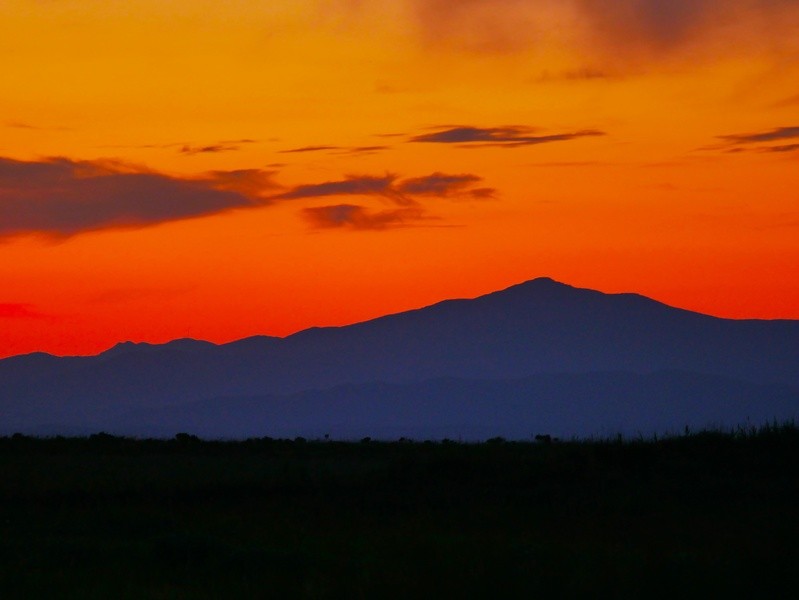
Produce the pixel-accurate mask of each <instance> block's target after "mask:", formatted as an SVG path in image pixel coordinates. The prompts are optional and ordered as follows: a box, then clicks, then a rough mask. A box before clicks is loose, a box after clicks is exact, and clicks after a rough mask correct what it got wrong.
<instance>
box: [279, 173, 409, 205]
mask: <svg viewBox="0 0 799 600" xmlns="http://www.w3.org/2000/svg"><path fill="white" fill-rule="evenodd" d="M396 179H397V176H396V175H393V174H391V173H387V174H386V175H384V176H382V177H373V176H370V175H348V176H347V177H346V178H345V179H342V180H339V181H326V182H324V183H311V184H305V185H298V186H296V187H294V188H292V189H290V190H289V191H287V192H284V193H282V194H278V195H276V196H273V198H274V199H276V200H296V199H299V198H319V197H323V196H383V197H386V198H390V199H392V200H397V201H399V203H407V200H406V199H403V198H401V197H399V195H398V191H397V189H396V188H395V187H394V182H395V181H396Z"/></svg>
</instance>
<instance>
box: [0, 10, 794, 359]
mask: <svg viewBox="0 0 799 600" xmlns="http://www.w3.org/2000/svg"><path fill="white" fill-rule="evenodd" d="M655 3H656V2H655V0H640V1H639V2H637V3H633V4H631V6H633V5H634V6H636V7H639V8H636V9H635V10H630V11H628V12H626V13H624V14H622V13H621V12H619V14H615V13H614V12H613V11H612V10H611V11H601V10H599V9H597V8H596V6H598V3H595V2H593V0H574V1H572V2H565V3H564V2H555V1H554V0H534V1H531V2H528V3H520V2H518V1H515V0H492V1H489V0H474V1H473V2H469V3H458V2H455V0H427V2H423V1H422V0H386V1H385V2H380V3H359V2H349V1H346V0H300V1H295V0H292V1H288V0H285V1H282V0H281V1H275V2H269V3H263V2H257V1H255V0H234V1H231V2H226V3H224V4H223V3H218V2H211V1H210V0H202V1H200V0H193V1H191V2H189V1H187V0H171V1H164V0H132V1H128V2H122V1H121V0H111V1H108V0H103V1H100V0H80V1H78V0H55V1H49V2H28V1H24V0H9V1H8V2H4V3H3V5H2V6H0V51H2V55H3V56H4V57H6V59H5V61H4V64H3V71H4V76H3V78H2V80H0V133H2V135H0V357H5V356H10V355H15V354H22V353H27V352H34V351H46V352H50V353H54V354H94V353H97V352H100V351H102V350H104V349H106V348H108V347H110V346H112V345H113V344H115V343H117V342H119V341H125V340H133V341H150V342H165V341H168V340H171V339H175V338H181V337H192V338H197V339H206V340H210V341H214V342H226V341H231V340H234V339H238V338H242V337H247V336H250V335H258V334H262V335H280V336H283V335H288V334H290V333H292V332H295V331H298V330H300V329H304V328H306V327H311V326H322V325H343V324H348V323H352V322H357V321H360V320H364V319H368V318H373V317H377V316H380V315H383V314H388V313H392V312H398V311H402V310H407V309H411V308H417V307H421V306H424V305H428V304H431V303H434V302H436V301H439V300H443V299H445V298H454V297H474V296H477V295H480V294H484V293H488V292H491V291H495V290H498V289H502V288H505V287H508V286H510V285H513V284H515V283H520V282H522V281H525V280H528V279H532V278H535V277H540V276H548V277H552V278H553V279H556V280H558V281H562V282H564V283H568V284H570V285H575V286H578V287H588V288H593V289H598V290H601V291H605V292H614V293H615V292H636V293H640V294H643V295H646V296H649V297H652V298H655V299H657V300H659V301H662V302H665V303H667V304H670V305H673V306H678V307H682V308H686V309H689V310H695V311H699V312H703V313H707V314H712V315H717V316H722V317H729V318H737V319H739V318H762V319H799V282H798V281H799V280H798V279H797V273H799V198H797V190H799V168H797V166H799V165H798V164H797V161H799V85H797V84H796V82H797V81H799V60H798V59H799V42H798V41H797V40H796V39H795V35H793V33H794V32H795V30H796V28H795V26H796V25H797V24H799V6H797V3H793V2H785V3H774V2H765V1H764V2H760V1H759V0H751V1H750V0H747V1H744V0H730V1H729V2H722V1H721V0H718V2H705V3H696V2H694V3H691V2H690V0H675V1H674V2H673V3H672V5H673V6H674V7H676V8H675V9H674V10H675V11H676V12H675V13H674V14H673V15H671V18H669V19H663V20H662V21H661V20H660V17H658V16H657V15H658V14H659V13H657V11H653V9H652V8H651V6H649V5H652V4H655ZM367 5H369V6H367ZM700 5H701V7H702V8H701V10H700V9H699V8H697V7H699V6H700ZM647 7H649V8H647ZM680 10H682V12H680ZM731 16H732V17H734V18H731Z"/></svg>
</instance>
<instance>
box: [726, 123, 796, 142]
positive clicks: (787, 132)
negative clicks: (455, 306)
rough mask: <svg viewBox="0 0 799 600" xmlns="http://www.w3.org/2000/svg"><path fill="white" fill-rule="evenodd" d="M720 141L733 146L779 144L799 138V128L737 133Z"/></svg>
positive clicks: (778, 128)
mask: <svg viewBox="0 0 799 600" xmlns="http://www.w3.org/2000/svg"><path fill="white" fill-rule="evenodd" d="M718 137H719V139H720V140H724V141H725V142H729V143H731V144H736V145H737V144H755V143H763V142H777V141H780V140H789V139H794V138H799V127H797V126H794V127H777V128H776V129H771V130H769V131H759V132H754V133H735V134H728V135H720V136H718Z"/></svg>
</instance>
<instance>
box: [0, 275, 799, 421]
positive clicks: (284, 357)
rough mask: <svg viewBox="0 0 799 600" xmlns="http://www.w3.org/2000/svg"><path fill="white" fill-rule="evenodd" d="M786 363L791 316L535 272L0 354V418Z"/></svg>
mask: <svg viewBox="0 0 799 600" xmlns="http://www.w3.org/2000/svg"><path fill="white" fill-rule="evenodd" d="M797 365H799V321H790V320H778V321H770V320H729V319H722V318H719V317H713V316H709V315H703V314H700V313H694V312H691V311H686V310H684V309H680V308H675V307H671V306H668V305H666V304H663V303H660V302H658V301H655V300H652V299H649V298H647V297H645V296H641V295H638V294H630V293H625V294H605V293H602V292H598V291H595V290H589V289H584V288H576V287H573V286H569V285H567V284H562V283H558V282H556V281H554V280H552V279H550V278H537V279H533V280H530V281H527V282H523V283H521V284H517V285H514V286H509V287H508V288H505V289H504V290H499V291H497V292H492V293H489V294H484V295H482V296H478V297H477V298H473V299H453V300H444V301H441V302H438V303H435V304H433V305H430V306H427V307H422V308H418V309H414V310H410V311H404V312H399V313H394V314H391V315H384V316H382V317H377V318H375V319H370V320H367V321H363V322H360V323H355V324H352V325H345V326H339V327H318V328H309V329H306V330H303V331H300V332H297V333H295V334H292V335H290V336H286V337H284V338H276V337H269V336H252V337H249V338H242V339H240V340H236V341H234V342H230V343H227V344H213V343H210V342H203V341H199V340H191V339H181V340H173V341H172V342H169V343H167V344H147V343H139V344H136V343H121V344H118V345H116V346H114V347H113V348H111V349H109V350H107V351H106V352H103V353H100V354H98V355H96V356H91V357H52V356H49V355H27V358H26V357H24V356H23V357H13V358H10V359H5V360H0V418H2V417H3V416H4V415H5V416H6V417H8V418H10V417H12V416H13V415H18V416H19V415H22V414H25V415H28V417H29V418H30V419H31V420H37V421H38V422H39V423H41V422H43V420H47V421H48V422H53V421H54V418H51V417H53V416H54V415H61V417H59V418H62V419H65V418H67V416H68V415H70V414H72V415H73V416H74V415H77V416H76V417H75V418H77V419H78V420H79V419H80V415H85V418H86V419H88V418H89V417H90V416H91V415H92V414H94V413H97V412H103V411H105V412H109V411H110V412H114V411H122V410H128V409H129V410H136V409H142V410H152V411H157V410H162V409H164V408H165V407H176V406H186V405H190V404H192V403H196V402H202V401H204V400H207V399H209V398H214V397H242V396H264V395H266V396H287V395H291V394H296V393H302V392H306V391H309V390H316V391H324V390H329V389H332V388H335V387H337V386H340V385H345V384H351V385H355V386H361V385H367V384H371V383H377V382H382V383H386V384H397V385H411V386H412V385H417V384H419V382H422V381H428V380H435V379H440V378H447V377H449V378H454V379H459V380H466V379H485V380H495V381H502V380H514V379H519V378H527V377H536V376H545V375H547V374H552V373H572V374H575V375H579V374H585V373H591V372H624V373H627V374H628V379H629V385H630V386H631V389H634V387H635V376H636V375H642V374H650V373H653V372H662V371H673V372H681V371H682V372H692V373H697V374H702V375H706V376H712V377H716V378H721V379H724V380H725V381H726V380H728V379H730V380H735V381H740V382H742V383H741V385H748V384H752V385H756V386H758V385H759V386H767V387H768V386H775V385H776V386H779V385H787V386H790V387H791V388H792V389H799V369H797V368H796V367H797ZM719 386H720V388H723V389H721V390H720V392H719V394H720V396H719V400H718V401H723V400H724V397H725V395H726V397H730V390H731V389H732V388H731V387H730V386H728V385H727V384H721V383H719ZM565 387H568V386H566V385H565V384H564V389H565ZM769 389H771V388H769ZM631 393H632V392H631ZM764 393H765V392H764ZM777 395H779V394H777ZM775 398H776V396H775ZM676 401H677V399H676V398H675V402H676ZM712 401H713V402H715V401H716V400H712ZM775 401H776V400H775ZM781 406H782V407H783V408H781V409H780V410H781V411H782V412H785V411H784V405H781ZM48 415H50V417H47V416H48ZM790 416H792V415H786V418H787V417H790ZM69 418H70V419H72V417H69ZM73 420H74V419H73ZM57 421H58V419H55V422H57ZM16 422H18V423H20V424H21V425H22V424H24V419H23V420H19V419H17V420H16ZM31 422H32V421H31Z"/></svg>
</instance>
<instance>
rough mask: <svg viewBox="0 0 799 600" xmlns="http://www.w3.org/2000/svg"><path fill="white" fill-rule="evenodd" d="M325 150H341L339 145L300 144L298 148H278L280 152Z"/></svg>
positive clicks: (293, 152)
mask: <svg viewBox="0 0 799 600" xmlns="http://www.w3.org/2000/svg"><path fill="white" fill-rule="evenodd" d="M325 150H341V146H302V147H300V148H289V149H288V150H280V152H281V153H282V154H297V153H303V152H323V151H325Z"/></svg>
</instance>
